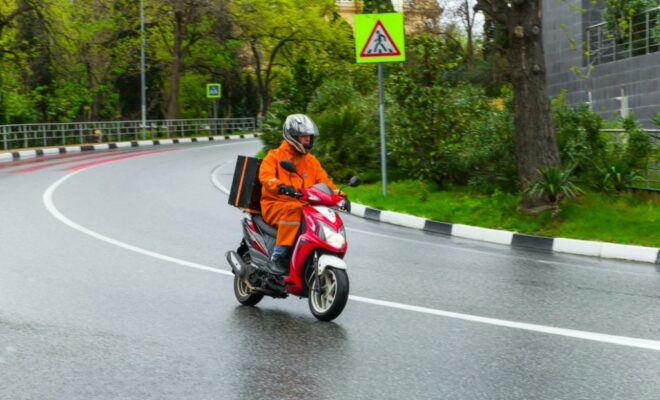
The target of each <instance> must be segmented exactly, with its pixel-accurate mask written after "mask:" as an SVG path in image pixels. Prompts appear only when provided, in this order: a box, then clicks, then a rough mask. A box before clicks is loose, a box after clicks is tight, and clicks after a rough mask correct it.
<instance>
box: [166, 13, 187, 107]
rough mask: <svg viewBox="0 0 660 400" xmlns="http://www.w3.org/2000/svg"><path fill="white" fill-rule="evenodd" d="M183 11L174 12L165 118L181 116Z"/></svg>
mask: <svg viewBox="0 0 660 400" xmlns="http://www.w3.org/2000/svg"><path fill="white" fill-rule="evenodd" d="M183 25H184V21H183V11H182V10H181V9H180V8H179V7H177V9H176V11H175V12H174V48H173V51H172V63H171V64H170V93H169V96H168V99H167V112H166V114H165V118H167V119H177V118H179V87H180V85H181V74H182V73H183V56H184V55H183V52H184V49H183V37H184V34H185V33H184V26H183Z"/></svg>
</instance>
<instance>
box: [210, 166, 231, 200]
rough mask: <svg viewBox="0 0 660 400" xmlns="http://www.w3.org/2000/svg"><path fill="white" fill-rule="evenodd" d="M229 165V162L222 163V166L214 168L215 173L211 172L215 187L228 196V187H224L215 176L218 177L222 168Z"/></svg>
mask: <svg viewBox="0 0 660 400" xmlns="http://www.w3.org/2000/svg"><path fill="white" fill-rule="evenodd" d="M227 164H229V162H225V163H222V164H220V165H218V166H217V167H215V168H213V171H211V182H212V183H213V185H214V186H215V187H216V188H218V189H220V191H221V192H223V193H224V194H226V195H228V194H229V189H227V188H226V187H224V186H222V184H221V183H220V181H219V180H218V178H216V176H215V175H216V172H217V171H218V170H219V169H220V168H222V167H224V166H225V165H227Z"/></svg>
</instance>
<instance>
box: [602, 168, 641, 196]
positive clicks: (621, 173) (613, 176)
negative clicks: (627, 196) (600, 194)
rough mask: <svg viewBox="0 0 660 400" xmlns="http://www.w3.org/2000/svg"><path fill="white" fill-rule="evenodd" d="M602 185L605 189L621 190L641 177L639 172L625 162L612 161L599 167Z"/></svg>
mask: <svg viewBox="0 0 660 400" xmlns="http://www.w3.org/2000/svg"><path fill="white" fill-rule="evenodd" d="M601 173H602V176H603V187H604V188H605V189H606V190H614V191H615V192H617V193H618V192H621V191H623V190H624V189H626V188H627V187H629V186H630V185H632V183H633V182H634V181H635V180H637V179H639V178H641V175H640V174H639V172H638V171H637V170H636V169H634V168H632V167H630V166H629V165H627V164H626V163H614V164H611V165H608V166H607V167H605V168H602V169H601Z"/></svg>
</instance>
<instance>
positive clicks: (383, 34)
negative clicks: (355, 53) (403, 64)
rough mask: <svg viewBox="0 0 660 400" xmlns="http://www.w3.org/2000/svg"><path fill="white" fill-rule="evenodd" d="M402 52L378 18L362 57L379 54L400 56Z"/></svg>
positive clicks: (377, 55)
mask: <svg viewBox="0 0 660 400" xmlns="http://www.w3.org/2000/svg"><path fill="white" fill-rule="evenodd" d="M398 55H401V52H400V51H399V49H398V48H397V47H396V44H395V43H394V41H393V40H392V37H391V36H390V34H389V33H388V32H387V29H385V27H384V26H383V23H382V22H381V21H380V20H378V22H376V26H374V30H373V31H372V32H371V36H370V37H369V40H368V41H367V44H365V45H364V48H363V49H362V53H361V54H360V57H379V56H398Z"/></svg>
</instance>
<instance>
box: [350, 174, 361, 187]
mask: <svg viewBox="0 0 660 400" xmlns="http://www.w3.org/2000/svg"><path fill="white" fill-rule="evenodd" d="M361 183H362V181H361V180H360V178H358V177H357V176H355V175H353V176H351V179H349V181H348V186H350V187H356V186H359V185H360V184H361Z"/></svg>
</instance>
